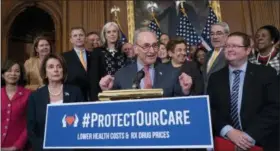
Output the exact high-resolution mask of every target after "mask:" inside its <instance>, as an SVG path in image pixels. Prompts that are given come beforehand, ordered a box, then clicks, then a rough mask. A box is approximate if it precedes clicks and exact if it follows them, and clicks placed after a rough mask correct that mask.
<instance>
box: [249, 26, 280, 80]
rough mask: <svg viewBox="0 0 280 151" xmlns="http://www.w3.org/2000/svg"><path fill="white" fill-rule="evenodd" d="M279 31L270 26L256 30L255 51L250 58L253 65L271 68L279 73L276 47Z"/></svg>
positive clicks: (279, 56)
mask: <svg viewBox="0 0 280 151" xmlns="http://www.w3.org/2000/svg"><path fill="white" fill-rule="evenodd" d="M279 38H280V35H279V30H278V29H277V28H276V27H274V26H272V25H266V26H263V27H261V28H259V29H258V30H257V33H256V36H255V46H256V48H257V51H256V52H255V55H254V56H253V57H252V58H250V61H251V62H252V63H254V64H263V65H266V66H271V67H273V68H274V69H275V70H276V71H277V73H278V74H279V73H280V49H279V48H277V47H276V45H277V43H278V42H279Z"/></svg>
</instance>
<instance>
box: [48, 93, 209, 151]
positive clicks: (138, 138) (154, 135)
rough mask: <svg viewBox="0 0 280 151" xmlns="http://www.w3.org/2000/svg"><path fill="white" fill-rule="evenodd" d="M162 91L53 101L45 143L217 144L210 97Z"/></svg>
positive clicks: (157, 146) (65, 146)
mask: <svg viewBox="0 0 280 151" xmlns="http://www.w3.org/2000/svg"><path fill="white" fill-rule="evenodd" d="M162 96H163V90H162V89H133V90H110V91H103V92H102V93H100V94H99V95H98V97H99V100H100V101H97V102H81V103H65V104H60V105H58V104H48V106H47V116H46V127H45V136H44V145H43V147H44V149H186V148H190V149H191V148H195V149H196V148H213V144H214V143H213V136H212V127H211V117H210V110H209V109H210V106H209V97H208V96H206V95H204V96H189V97H170V98H163V97H162ZM116 100H118V101H116Z"/></svg>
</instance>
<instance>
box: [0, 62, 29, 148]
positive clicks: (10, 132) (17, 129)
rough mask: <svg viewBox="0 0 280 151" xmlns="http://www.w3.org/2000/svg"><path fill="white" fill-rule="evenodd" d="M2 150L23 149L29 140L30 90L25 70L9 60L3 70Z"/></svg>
mask: <svg viewBox="0 0 280 151" xmlns="http://www.w3.org/2000/svg"><path fill="white" fill-rule="evenodd" d="M1 74H2V76H1V94H2V95H1V151H15V150H23V149H24V147H25V145H26V142H27V130H26V125H27V124H26V112H27V111H26V110H27V99H28V97H29V94H30V91H29V90H28V89H25V88H24V87H23V86H24V84H25V80H24V70H23V67H22V66H20V64H19V63H17V62H14V61H11V60H8V61H6V63H5V64H4V66H3V67H2V71H1Z"/></svg>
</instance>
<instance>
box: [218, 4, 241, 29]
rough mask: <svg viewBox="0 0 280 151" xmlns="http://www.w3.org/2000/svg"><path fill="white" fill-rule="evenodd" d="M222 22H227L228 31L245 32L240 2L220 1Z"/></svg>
mask: <svg viewBox="0 0 280 151" xmlns="http://www.w3.org/2000/svg"><path fill="white" fill-rule="evenodd" d="M220 6H221V14H222V21H224V22H227V23H228V24H229V27H230V31H231V32H232V31H241V32H246V28H245V22H244V15H243V7H242V6H243V5H242V2H241V1H220Z"/></svg>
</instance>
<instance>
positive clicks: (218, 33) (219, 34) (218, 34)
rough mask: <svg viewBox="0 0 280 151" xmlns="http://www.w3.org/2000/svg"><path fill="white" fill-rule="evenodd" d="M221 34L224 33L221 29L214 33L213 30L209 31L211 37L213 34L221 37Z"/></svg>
mask: <svg viewBox="0 0 280 151" xmlns="http://www.w3.org/2000/svg"><path fill="white" fill-rule="evenodd" d="M223 35H225V33H223V32H221V31H218V32H216V33H214V32H211V33H210V36H211V37H214V36H217V37H222V36H223Z"/></svg>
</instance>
